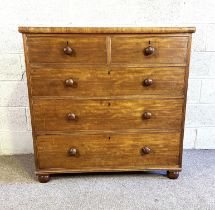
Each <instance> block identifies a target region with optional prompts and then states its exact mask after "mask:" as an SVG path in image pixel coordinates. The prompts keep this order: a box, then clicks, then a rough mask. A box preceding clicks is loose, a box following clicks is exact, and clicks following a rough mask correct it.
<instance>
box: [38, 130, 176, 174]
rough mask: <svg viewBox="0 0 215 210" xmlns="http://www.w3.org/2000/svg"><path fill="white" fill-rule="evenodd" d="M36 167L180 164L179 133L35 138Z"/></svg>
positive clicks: (83, 168)
mask: <svg viewBox="0 0 215 210" xmlns="http://www.w3.org/2000/svg"><path fill="white" fill-rule="evenodd" d="M36 148H37V158H38V165H39V169H70V170H71V171H86V170H87V171H97V170H98V171H102V170H104V171H107V170H110V171H111V170H129V169H130V170H132V169H135V170H140V169H150V168H153V169H155V168H159V169H161V168H170V167H172V168H176V167H179V148H180V134H179V133H156V134H140V133H136V134H111V135H108V134H95V135H84V134H80V135H62V136H61V135H47V136H38V137H37V139H36Z"/></svg>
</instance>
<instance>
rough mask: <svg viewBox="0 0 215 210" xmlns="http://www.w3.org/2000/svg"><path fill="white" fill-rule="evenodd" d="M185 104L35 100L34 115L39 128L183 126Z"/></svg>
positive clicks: (67, 130) (153, 127) (170, 127)
mask: <svg viewBox="0 0 215 210" xmlns="http://www.w3.org/2000/svg"><path fill="white" fill-rule="evenodd" d="M182 105H183V100H182V99H178V100H172V99H171V100H170V99H169V100H164V99H163V100H82V99H79V100H72V99H47V100H45V99H43V100H42V99H34V100H33V115H34V124H35V126H36V131H47V132H48V131H53V132H57V131H61V132H72V131H74V130H127V129H180V128H181V120H182ZM150 115H151V116H150ZM147 118H150V119H147Z"/></svg>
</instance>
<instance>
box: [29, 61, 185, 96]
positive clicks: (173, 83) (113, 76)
mask: <svg viewBox="0 0 215 210" xmlns="http://www.w3.org/2000/svg"><path fill="white" fill-rule="evenodd" d="M31 71H32V76H31V84H32V87H31V88H32V95H33V96H80V97H83V96H87V97H94V96H95V97H99V96H104V97H105V96H135V95H141V96H143V95H144V96H145V95H158V96H165V97H180V96H183V94H184V74H185V68H183V67H181V68H179V67H169V68H168V67H162V68H122V67H121V68H119V67H117V68H104V67H103V68H99V67H97V68H93V67H86V68H83V67H70V66H65V65H64V66H62V65H60V66H54V67H53V66H50V65H49V66H47V65H43V66H36V67H32V68H31Z"/></svg>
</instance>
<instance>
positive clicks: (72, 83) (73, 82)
mask: <svg viewBox="0 0 215 210" xmlns="http://www.w3.org/2000/svg"><path fill="white" fill-rule="evenodd" d="M65 84H66V86H68V87H74V85H75V81H74V80H73V79H67V80H66V81H65Z"/></svg>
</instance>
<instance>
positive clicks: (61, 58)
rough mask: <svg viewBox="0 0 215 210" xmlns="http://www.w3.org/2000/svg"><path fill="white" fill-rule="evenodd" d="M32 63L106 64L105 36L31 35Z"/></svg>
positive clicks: (29, 54)
mask: <svg viewBox="0 0 215 210" xmlns="http://www.w3.org/2000/svg"><path fill="white" fill-rule="evenodd" d="M27 49H28V59H29V62H30V63H72V64H105V63H106V61H107V58H106V57H107V56H106V38H105V36H90V35H89V36H85V35H82V36H81V35H80V36H75V35H74V36H73V35H70V36H68V35H67V36H51V35H50V36H42V37H41V36H30V37H28V38H27Z"/></svg>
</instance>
